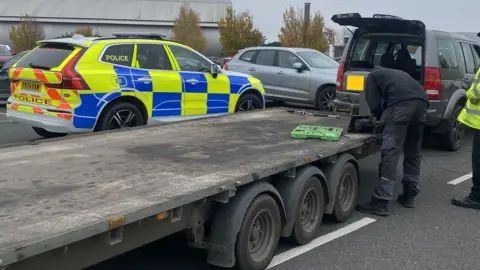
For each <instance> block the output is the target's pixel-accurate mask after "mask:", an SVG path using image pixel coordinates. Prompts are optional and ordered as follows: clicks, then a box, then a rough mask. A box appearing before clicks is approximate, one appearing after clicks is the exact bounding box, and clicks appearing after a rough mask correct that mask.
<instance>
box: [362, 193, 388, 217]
mask: <svg viewBox="0 0 480 270" xmlns="http://www.w3.org/2000/svg"><path fill="white" fill-rule="evenodd" d="M388 204H389V202H388V201H387V200H380V199H376V198H372V200H371V201H370V202H368V203H365V204H359V205H358V206H357V211H360V212H362V213H367V214H373V215H377V216H382V217H386V216H388V215H390V209H389V207H388Z"/></svg>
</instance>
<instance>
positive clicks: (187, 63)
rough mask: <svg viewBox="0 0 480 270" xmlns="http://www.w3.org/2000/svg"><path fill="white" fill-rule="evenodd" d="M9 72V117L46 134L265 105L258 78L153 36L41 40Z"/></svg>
mask: <svg viewBox="0 0 480 270" xmlns="http://www.w3.org/2000/svg"><path fill="white" fill-rule="evenodd" d="M9 78H10V80H11V92H12V95H11V96H10V98H9V99H8V101H7V117H8V119H10V120H12V121H14V122H17V123H22V124H28V125H31V126H32V127H33V130H34V131H35V132H36V133H37V134H39V135H40V136H42V137H46V138H51V137H58V136H63V135H66V134H69V133H82V132H92V131H102V130H111V129H119V128H124V127H134V126H141V125H146V124H152V123H158V122H162V121H179V120H185V119H190V118H198V117H206V116H213V115H220V114H227V113H235V112H238V111H247V110H255V109H263V108H265V91H264V89H263V86H262V84H261V82H260V81H259V80H258V79H256V78H254V77H252V76H249V75H246V74H241V73H234V72H229V71H225V70H222V69H221V68H220V67H219V66H218V65H216V64H214V63H213V62H212V61H210V60H209V59H208V58H206V57H205V56H203V55H201V54H200V53H198V52H196V51H195V50H193V49H191V48H189V47H188V46H185V45H183V44H180V43H177V42H173V41H169V40H165V37H164V36H162V35H157V34H138V33H137V34H136V33H119V34H114V35H113V36H112V37H95V38H90V37H88V38H87V37H83V36H81V35H75V36H73V37H72V38H62V39H54V40H44V41H39V42H38V47H36V48H35V49H33V50H32V51H31V52H29V53H28V54H27V55H25V56H24V57H22V59H20V61H18V62H17V63H16V64H15V65H14V66H13V67H12V68H11V69H10V70H9Z"/></svg>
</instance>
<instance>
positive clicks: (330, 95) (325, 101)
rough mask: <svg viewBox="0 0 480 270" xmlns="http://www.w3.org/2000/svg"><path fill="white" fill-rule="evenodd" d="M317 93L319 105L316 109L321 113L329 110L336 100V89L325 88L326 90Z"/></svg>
mask: <svg viewBox="0 0 480 270" xmlns="http://www.w3.org/2000/svg"><path fill="white" fill-rule="evenodd" d="M317 93H318V94H317V99H316V100H317V103H316V104H315V107H316V109H317V110H320V111H324V110H327V109H329V107H330V104H331V103H332V102H333V100H334V99H335V94H336V90H335V87H331V86H329V87H325V88H324V89H322V90H319V91H318V92H317Z"/></svg>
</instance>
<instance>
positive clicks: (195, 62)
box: [169, 45, 211, 72]
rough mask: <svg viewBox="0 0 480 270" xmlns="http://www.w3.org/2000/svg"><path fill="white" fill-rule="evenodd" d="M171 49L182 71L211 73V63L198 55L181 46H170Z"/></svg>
mask: <svg viewBox="0 0 480 270" xmlns="http://www.w3.org/2000/svg"><path fill="white" fill-rule="evenodd" d="M169 48H170V50H171V51H172V53H173V56H175V59H177V63H178V65H179V66H180V70H181V71H192V72H210V66H211V63H210V62H208V61H207V60H206V59H204V58H203V57H201V56H200V55H198V54H197V53H195V52H193V51H191V50H189V49H185V48H182V47H179V46H172V45H169Z"/></svg>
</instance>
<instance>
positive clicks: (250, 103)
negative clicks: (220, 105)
mask: <svg viewBox="0 0 480 270" xmlns="http://www.w3.org/2000/svg"><path fill="white" fill-rule="evenodd" d="M261 107H262V106H261V104H260V103H259V102H258V101H257V100H254V99H247V100H244V101H242V102H241V103H240V105H238V111H239V112H245V111H252V110H258V109H260V108H261Z"/></svg>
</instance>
